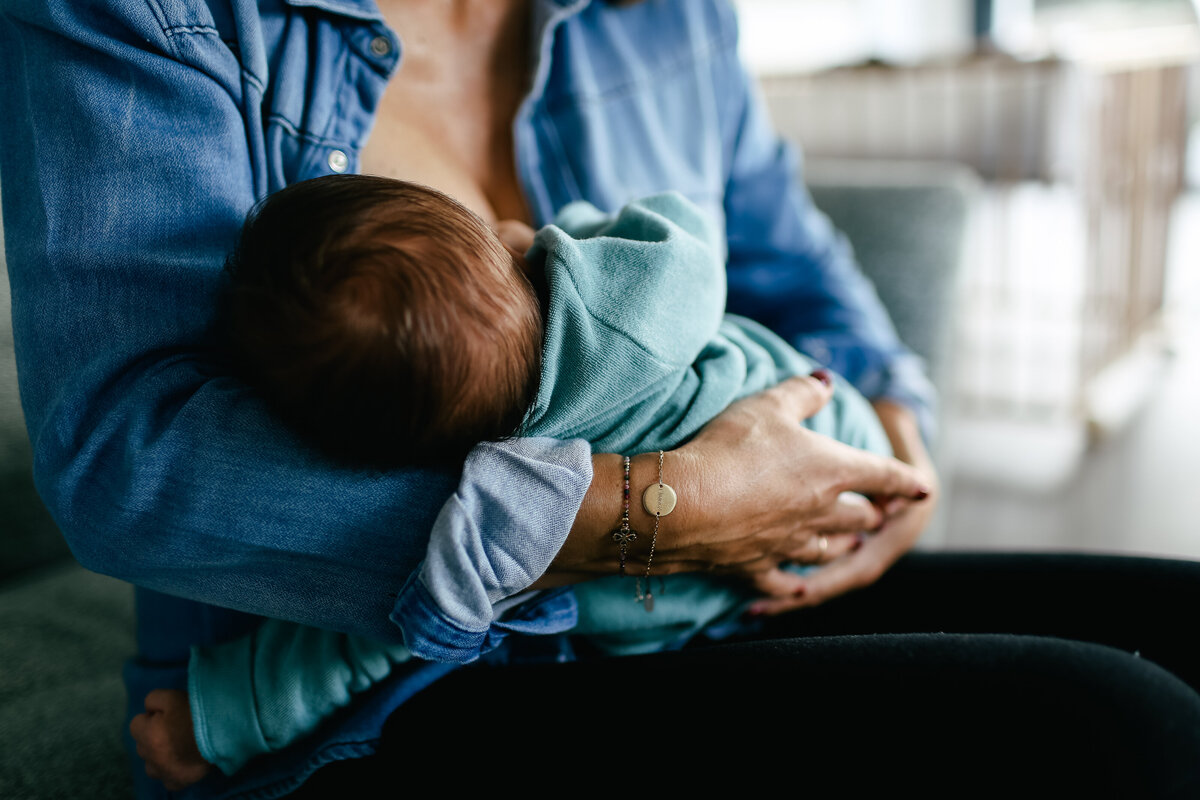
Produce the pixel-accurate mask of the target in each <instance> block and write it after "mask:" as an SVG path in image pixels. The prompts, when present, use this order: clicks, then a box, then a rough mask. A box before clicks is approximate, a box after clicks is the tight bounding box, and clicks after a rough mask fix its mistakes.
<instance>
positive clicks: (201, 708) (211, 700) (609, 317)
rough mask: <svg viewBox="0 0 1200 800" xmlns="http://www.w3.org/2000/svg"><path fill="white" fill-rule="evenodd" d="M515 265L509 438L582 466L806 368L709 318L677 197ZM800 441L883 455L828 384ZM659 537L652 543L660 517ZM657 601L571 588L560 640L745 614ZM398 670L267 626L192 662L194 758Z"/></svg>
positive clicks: (796, 358) (739, 592)
mask: <svg viewBox="0 0 1200 800" xmlns="http://www.w3.org/2000/svg"><path fill="white" fill-rule="evenodd" d="M528 258H529V259H530V261H531V263H532V264H533V265H534V266H539V265H540V266H542V267H543V268H544V271H545V275H546V278H547V283H548V285H549V308H548V310H547V315H546V332H545V339H544V345H543V365H542V380H541V387H540V390H539V392H538V395H537V398H536V400H535V401H534V403H533V406H532V407H531V408H530V409H529V412H528V414H527V416H526V420H525V424H524V428H523V433H524V435H527V436H547V437H553V438H558V439H569V438H582V439H587V440H588V441H589V442H591V444H592V448H593V451H595V452H605V453H627V454H633V453H644V452H652V451H655V450H659V449H662V450H670V449H673V448H675V447H678V446H679V445H681V444H682V443H684V442H685V441H687V440H688V439H689V438H691V437H692V436H693V435H695V433H696V432H697V431H699V430H700V428H702V427H703V426H704V424H705V423H707V422H708V421H709V420H711V419H712V418H713V417H715V416H716V415H717V414H719V413H720V412H721V411H722V410H723V409H724V408H725V407H727V406H728V405H729V404H730V403H732V402H734V401H735V400H738V399H740V398H742V397H746V396H747V395H751V394H754V393H756V392H759V391H761V390H763V389H766V388H768V387H770V386H773V385H775V384H776V383H778V382H779V381H781V380H783V379H785V378H789V377H792V376H794V375H806V374H808V373H809V372H811V371H812V369H813V368H814V366H815V365H814V364H813V363H812V362H810V361H809V360H808V359H807V358H805V357H804V356H802V355H800V354H799V353H798V352H796V350H795V349H793V348H792V347H791V346H790V345H788V344H787V343H786V342H784V341H783V340H782V339H780V338H779V337H778V336H776V335H775V334H773V333H771V332H770V331H768V330H767V329H766V328H764V327H762V326H761V325H759V324H757V323H755V322H753V321H751V320H748V319H744V318H741V317H736V316H733V315H731V314H725V313H724V307H725V275H724V261H723V257H722V248H721V243H720V241H719V240H718V238H717V237H716V236H715V235H714V233H713V228H712V226H710V225H709V224H708V223H707V222H706V220H705V218H704V216H703V215H702V213H701V212H700V211H699V209H697V208H696V207H695V206H694V205H692V204H691V203H690V202H689V201H688V200H686V199H684V198H683V197H682V196H681V195H679V194H675V193H668V194H662V195H655V196H653V197H649V198H646V199H644V200H639V201H636V202H633V203H630V204H629V205H627V206H625V207H624V208H623V209H621V211H620V212H619V213H618V214H616V215H615V216H613V215H609V214H604V213H602V212H600V211H598V210H597V209H596V208H594V207H592V206H590V205H588V204H586V203H574V204H572V205H570V206H567V207H566V208H565V209H563V210H562V212H560V214H559V215H558V217H557V218H556V219H555V221H554V224H553V225H550V226H547V227H545V228H543V229H542V230H541V231H539V232H538V234H537V237H536V239H535V242H534V245H533V248H532V249H531V250H530V251H529V253H528ZM804 424H805V426H806V427H809V428H811V429H812V430H814V431H816V432H818V433H822V434H825V435H828V436H831V437H833V438H836V439H838V440H839V441H842V442H845V443H847V444H850V445H853V446H855V447H860V448H863V449H868V450H872V451H874V452H878V453H883V454H888V455H890V453H891V450H890V447H889V445H888V442H887V438H886V436H885V435H884V433H883V430H882V428H881V427H880V425H879V421H878V419H877V417H876V416H875V413H874V411H873V410H872V409H871V407H870V405H869V404H868V403H867V402H866V401H865V400H864V399H863V398H862V396H861V395H859V394H858V393H857V392H856V391H854V389H852V388H851V387H850V386H849V385H847V384H846V383H844V382H842V381H840V380H839V381H838V383H837V386H836V391H835V392H834V398H833V400H832V401H831V402H830V403H829V404H828V405H827V406H826V407H825V408H824V409H822V410H821V412H820V413H818V414H816V415H815V416H813V417H811V418H810V419H807V420H805V421H804ZM667 463H668V465H669V463H670V462H669V461H668V462H667ZM747 469H753V465H747ZM665 478H666V482H667V483H670V475H669V474H668V475H666V476H665ZM634 494H635V495H636V494H637V493H636V492H635V493H634ZM638 499H639V498H638V497H636V496H635V498H634V500H633V502H637V501H638ZM680 502H687V498H686V497H685V498H680ZM663 526H664V529H665V531H668V532H669V529H670V518H669V517H667V518H665V519H664V520H663ZM668 535H669V534H668ZM614 548H615V545H614ZM656 585H657V581H656ZM665 589H666V591H665V592H664V593H659V592H658V591H656V593H655V594H656V597H655V608H654V611H653V612H650V613H647V612H646V610H645V609H644V607H643V606H642V605H641V604H640V603H637V602H636V601H635V599H634V581H633V579H632V578H624V579H621V578H619V577H617V576H613V577H610V578H602V579H599V580H595V581H591V582H588V583H584V584H579V585H578V586H576V587H575V595H576V598H577V599H578V602H579V624H578V626H577V627H576V628H575V630H574V631H573V633H576V634H578V635H581V636H585V637H586V638H587V640H588V642H589V643H590V644H591V645H593V646H594V647H596V648H598V649H600V650H601V651H604V652H607V653H610V654H614V655H619V654H631V653H643V652H653V651H657V650H663V649H667V648H670V647H675V646H680V645H682V644H683V643H684V642H686V641H687V640H688V639H690V638H691V637H692V636H694V635H695V634H696V633H698V632H699V631H701V630H702V629H704V628H706V627H708V626H710V625H713V624H718V623H723V622H726V621H729V620H732V619H736V617H737V615H738V614H739V613H740V612H741V610H742V609H744V607H745V604H746V603H747V602H749V601H750V600H751V599H753V597H752V595H751V594H750V593H749V592H748V590H746V589H745V588H742V587H741V586H739V585H738V584H736V583H734V582H731V581H725V580H722V579H720V578H715V577H709V576H706V575H698V574H685V575H672V576H670V577H669V578H667V579H666V581H665ZM409 658H411V655H410V654H409V652H408V650H407V649H406V648H405V647H403V646H402V645H388V644H383V643H377V642H373V641H370V640H366V639H362V638H361V637H356V636H351V635H348V634H340V633H333V632H329V631H321V630H317V629H313V628H307V627H304V626H301V625H297V624H294V623H288V622H281V621H278V620H268V621H266V622H265V623H264V624H263V626H262V627H261V628H260V629H259V630H258V631H257V632H256V633H255V634H254V635H253V636H249V637H245V638H243V639H238V640H235V641H233V642H229V643H226V644H223V645H220V646H218V647H213V648H205V649H198V650H196V651H195V652H193V655H192V661H191V664H190V666H189V687H188V688H189V694H190V699H191V704H192V713H193V719H194V721H195V728H196V738H197V744H198V745H199V746H200V752H201V754H202V755H203V756H204V757H205V758H206V759H207V760H208V761H210V762H212V763H214V764H216V765H217V766H218V767H219V768H220V769H221V770H222V771H223V772H225V773H227V774H230V773H232V772H234V771H236V770H237V769H238V768H239V767H241V765H242V764H244V763H245V762H246V761H247V760H249V759H250V758H251V757H253V756H255V755H258V754H260V753H265V752H269V751H272V750H278V749H281V748H282V747H284V746H286V745H287V744H289V743H291V742H293V741H295V740H296V739H298V738H300V737H301V736H303V735H304V734H306V733H308V732H310V731H311V730H313V729H314V728H316V727H317V725H318V724H319V723H320V722H321V721H322V720H323V719H325V718H327V717H328V716H329V715H330V714H332V713H333V712H334V711H336V710H337V709H338V708H340V707H342V706H344V705H346V704H348V703H349V702H350V699H351V697H352V696H353V695H354V694H355V693H357V692H360V691H363V690H365V689H367V688H369V687H371V686H373V685H375V684H376V683H377V682H378V681H380V680H382V679H383V678H385V677H387V676H388V675H389V674H390V673H391V671H392V669H393V668H394V666H395V665H396V664H399V663H402V662H404V661H407V660H408V659H409Z"/></svg>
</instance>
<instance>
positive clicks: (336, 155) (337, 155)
mask: <svg viewBox="0 0 1200 800" xmlns="http://www.w3.org/2000/svg"><path fill="white" fill-rule="evenodd" d="M348 166H350V159H348V158H346V154H345V153H343V152H342V151H341V150H334V151H333V152H331V153H330V154H329V168H330V169H331V170H333V171H334V172H337V173H342V172H345V171H346V167H348Z"/></svg>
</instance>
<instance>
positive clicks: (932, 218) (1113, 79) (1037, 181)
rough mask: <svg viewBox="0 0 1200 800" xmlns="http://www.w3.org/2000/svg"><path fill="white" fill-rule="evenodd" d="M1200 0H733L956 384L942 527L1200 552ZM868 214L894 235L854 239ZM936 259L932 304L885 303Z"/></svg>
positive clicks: (944, 463)
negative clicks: (916, 245)
mask: <svg viewBox="0 0 1200 800" xmlns="http://www.w3.org/2000/svg"><path fill="white" fill-rule="evenodd" d="M1196 5H1197V4H1196V3H1193V2H1191V1H1190V0H994V2H992V1H989V0H803V1H797V0H739V2H738V6H739V9H740V12H741V17H742V36H743V39H742V46H743V52H744V54H745V57H746V59H747V60H748V62H749V63H750V64H751V65H752V68H753V69H754V70H755V71H756V72H757V73H758V74H759V76H760V77H761V80H762V84H763V89H764V92H765V93H766V96H767V99H768V102H769V104H770V107H771V109H772V114H773V116H774V119H775V122H776V124H777V126H778V127H779V128H780V130H781V132H783V133H784V134H785V135H786V136H787V137H789V138H790V139H792V140H794V141H796V142H798V143H799V144H800V145H801V146H802V148H803V150H804V154H805V162H806V163H805V169H806V172H807V174H808V175H809V176H810V177H811V179H812V183H813V192H814V197H815V199H816V200H817V203H818V204H819V205H821V206H822V207H823V208H825V209H826V211H827V212H828V213H830V214H831V216H832V217H833V219H834V222H835V223H836V224H839V226H841V227H843V228H844V229H846V230H847V233H848V235H849V238H850V239H851V242H852V243H853V245H854V246H855V248H856V250H858V251H859V254H860V258H861V259H862V260H863V261H864V262H868V261H869V262H872V263H870V264H865V266H867V267H868V272H869V273H870V274H871V275H872V277H873V278H874V279H875V280H876V283H877V285H879V288H880V293H881V295H882V296H884V299H885V302H888V304H889V306H899V307H900V309H899V311H897V310H896V309H895V308H894V313H895V314H896V315H897V317H898V318H897V324H898V326H899V327H900V329H901V332H902V334H903V335H905V336H906V337H908V338H910V339H914V338H915V339H917V340H918V341H910V344H912V345H913V346H915V347H917V348H918V349H919V350H920V351H921V352H922V353H923V354H925V355H926V356H927V357H928V358H929V360H930V362H931V365H932V367H933V371H934V375H935V378H936V380H937V382H938V384H939V386H940V388H941V389H942V393H943V408H942V409H941V412H940V413H941V436H940V437H939V441H938V446H937V456H938V459H939V462H940V464H941V468H942V471H943V479H944V483H945V485H946V488H947V492H946V505H945V508H944V509H943V511H942V515H941V519H940V521H939V524H938V525H937V526H936V529H935V530H934V531H932V532H931V534H930V535H929V536H928V537H927V538H926V544H927V545H931V546H951V547H957V548H999V547H1004V548H1014V547H1016V548H1024V549H1082V550H1098V551H1110V552H1140V553H1151V554H1162V555H1177V556H1186V557H1192V558H1196V557H1200V487H1198V486H1197V482H1198V480H1200V420H1198V419H1197V417H1198V415H1200V124H1198V120H1200V68H1198V67H1197V58H1198V55H1200V32H1198V28H1197V7H1196ZM847 186H857V187H859V188H860V189H869V190H870V191H863V192H859V193H857V194H855V195H854V196H847V195H846V188H845V187H847ZM872 192H873V193H874V194H872ZM880 192H882V193H884V194H887V193H889V192H890V193H891V194H892V195H893V196H894V197H893V199H892V200H891V201H889V202H890V203H891V207H890V208H888V209H885V210H883V211H879V212H876V211H873V210H871V209H869V208H868V207H867V206H868V205H871V204H877V201H876V200H874V199H870V198H873V197H875V195H878V194H879V193H880ZM936 192H940V194H938V196H939V197H941V198H942V200H943V201H944V200H945V199H946V198H947V197H950V198H951V199H952V201H953V202H951V203H950V206H953V207H948V206H947V204H946V202H940V203H937V202H929V201H928V199H929V198H930V197H932V196H933V194H931V193H936ZM922 198H925V200H922ZM877 213H878V214H879V215H882V218H883V219H884V223H883V226H884V227H887V226H892V227H894V228H896V229H897V230H898V232H899V233H898V235H897V236H896V237H893V238H894V241H891V242H887V243H885V242H876V241H873V240H872V238H871V234H870V233H869V232H868V233H857V235H856V230H855V229H856V228H857V227H858V226H859V225H860V220H859V219H858V218H859V217H861V216H864V215H866V216H871V215H875V214H877ZM876 227H879V226H878V225H877V226H876ZM914 237H916V238H919V239H922V240H923V241H924V242H925V244H924V245H922V246H923V247H924V248H925V249H926V250H928V253H929V254H925V253H923V252H922V251H921V250H919V249H909V245H910V244H912V242H913V238H914ZM860 239H861V240H862V243H861V245H860ZM939 239H940V243H941V245H942V250H941V251H940V252H939V251H938V250H937V248H933V249H932V250H929V248H928V245H929V244H930V243H933V244H936V243H938V241H939ZM947 247H949V248H951V250H952V252H950V253H947V252H946V248H947ZM937 258H946V259H948V261H947V263H946V264H943V265H942V266H941V267H938V268H937V270H936V271H937V273H938V274H937V275H936V276H935V277H933V278H931V279H930V282H929V284H928V285H930V286H934V287H935V289H932V290H931V291H930V292H929V293H930V294H932V295H934V297H933V300H934V301H935V302H934V303H933V304H930V303H926V304H925V307H924V308H921V307H920V304H919V302H918V303H917V310H916V311H915V312H912V311H906V310H905V308H904V306H905V302H904V298H901V302H899V303H896V302H894V300H893V298H892V297H891V296H890V295H893V294H895V293H896V292H897V291H898V289H897V287H899V286H903V285H904V284H905V283H906V282H908V283H911V280H910V279H906V278H905V275H904V274H905V273H906V272H907V273H910V274H911V273H912V272H913V271H914V270H920V269H922V268H928V262H929V261H930V260H931V259H937ZM876 262H878V263H876ZM889 262H891V263H889ZM922 275H923V273H922ZM947 276H949V277H947ZM922 280H925V278H924V277H922ZM893 281H895V285H893ZM947 283H948V284H949V285H947ZM901 291H902V290H901ZM907 291H908V292H909V293H910V294H911V293H913V292H917V293H919V292H920V291H921V287H920V286H916V287H914V286H911V285H910V286H909V287H908V289H907ZM913 299H914V298H909V300H913ZM917 300H919V298H917ZM935 305H936V306H937V307H935ZM947 308H948V310H946V309H947ZM911 313H915V314H916V316H917V317H918V319H917V320H916V321H915V323H916V324H915V326H914V323H913V321H908V320H905V319H903V317H905V315H906V314H911ZM922 316H925V317H932V318H935V319H934V320H933V321H932V322H931V321H929V319H926V321H925V322H926V324H925V325H924V326H923V325H922V324H921V320H920V317H922ZM910 331H915V332H910Z"/></svg>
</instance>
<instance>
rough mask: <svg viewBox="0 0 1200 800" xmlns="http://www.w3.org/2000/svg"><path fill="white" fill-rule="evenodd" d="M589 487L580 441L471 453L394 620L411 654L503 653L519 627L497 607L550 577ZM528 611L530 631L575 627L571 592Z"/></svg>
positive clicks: (546, 597) (586, 451)
mask: <svg viewBox="0 0 1200 800" xmlns="http://www.w3.org/2000/svg"><path fill="white" fill-rule="evenodd" d="M591 481H592V470H591V450H590V448H589V447H588V444H587V443H586V442H584V441H582V440H573V441H565V442H563V441H557V440H553V439H541V438H530V439H514V440H512V441H508V442H500V443H492V444H482V445H479V446H478V447H476V448H475V449H474V450H472V452H471V454H470V455H469V456H468V458H467V462H466V465H465V467H464V472H463V481H462V483H461V484H460V486H459V489H458V491H457V492H456V493H455V495H454V497H453V498H451V500H450V501H449V502H447V503H446V504H445V506H443V507H442V510H441V513H439V514H438V517H437V520H436V521H435V523H434V526H433V533H432V535H431V536H430V540H429V547H428V549H427V551H426V557H425V560H424V561H423V562H422V563H421V565H420V567H419V568H418V569H417V571H416V572H415V573H414V574H413V576H412V577H410V578H409V580H408V581H407V582H406V583H405V585H404V587H403V588H402V589H401V591H400V592H399V594H398V595H397V598H396V604H395V607H394V609H393V612H392V615H391V619H392V621H393V622H394V623H396V625H398V626H399V627H400V629H401V631H402V632H403V635H404V640H405V643H406V644H407V646H408V647H409V648H410V649H411V650H412V652H413V654H414V655H416V656H418V657H419V658H424V659H427V660H431V661H458V662H465V661H473V660H475V659H476V658H478V657H479V656H480V655H481V654H482V653H484V652H486V651H487V650H488V649H490V648H492V647H495V646H496V644H498V643H499V641H500V640H501V639H502V638H503V632H504V631H506V630H507V629H508V627H511V626H510V624H509V623H510V622H511V620H508V621H504V620H502V619H501V616H502V615H501V613H500V610H499V609H498V606H497V604H499V603H500V602H501V601H502V600H504V599H505V598H508V597H512V596H514V595H518V594H520V593H521V592H523V591H525V590H526V589H527V588H528V587H529V586H530V585H531V584H532V583H533V582H534V581H536V580H537V579H538V578H540V577H541V576H542V574H543V573H545V572H546V570H547V569H548V568H549V566H550V562H551V561H552V560H553V559H554V557H555V555H556V554H557V553H558V551H559V549H560V548H561V547H562V545H563V542H565V541H566V538H567V534H568V533H569V532H570V529H571V525H572V524H573V523H574V521H575V515H576V513H577V512H578V511H579V506H580V504H581V503H582V502H583V496H584V494H585V493H586V492H587V489H588V486H589V485H591ZM521 608H522V611H521V613H520V617H521V618H522V619H523V620H525V623H526V624H525V625H524V626H523V628H522V629H523V630H525V632H530V633H543V634H548V633H558V632H561V631H564V630H567V629H569V628H571V627H572V626H573V625H574V624H575V616H574V613H575V612H574V599H573V597H572V596H571V594H570V593H569V592H548V593H542V594H541V595H539V596H537V597H535V598H533V599H532V600H530V601H529V602H527V603H525V604H523V605H522V607H521Z"/></svg>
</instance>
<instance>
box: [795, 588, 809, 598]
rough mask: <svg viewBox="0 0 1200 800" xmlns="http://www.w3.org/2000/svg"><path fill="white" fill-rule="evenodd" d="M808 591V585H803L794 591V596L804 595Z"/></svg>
mask: <svg viewBox="0 0 1200 800" xmlns="http://www.w3.org/2000/svg"><path fill="white" fill-rule="evenodd" d="M807 591H808V587H806V586H801V587H800V588H799V589H797V590H796V591H794V592H792V597H804V593H805V592H807Z"/></svg>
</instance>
